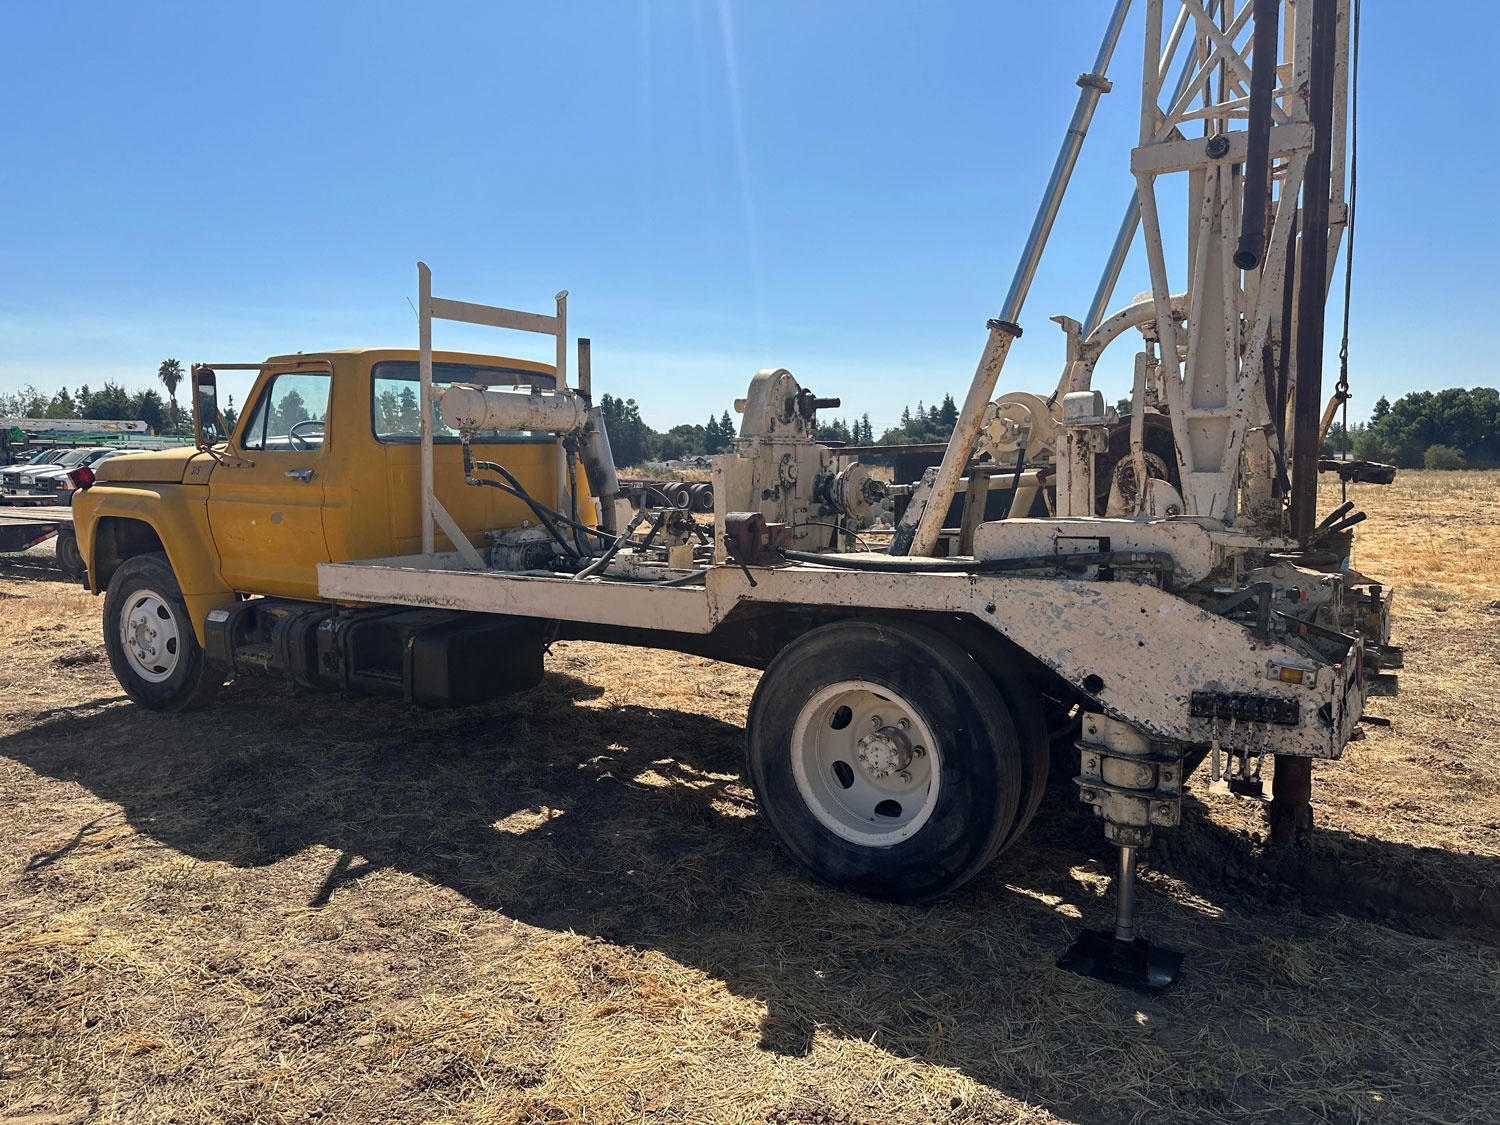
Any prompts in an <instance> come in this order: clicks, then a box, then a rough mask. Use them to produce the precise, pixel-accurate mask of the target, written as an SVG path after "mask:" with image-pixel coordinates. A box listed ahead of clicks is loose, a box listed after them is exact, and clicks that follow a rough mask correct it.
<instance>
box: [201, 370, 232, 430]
mask: <svg viewBox="0 0 1500 1125" xmlns="http://www.w3.org/2000/svg"><path fill="white" fill-rule="evenodd" d="M193 438H194V444H196V445H197V446H198V448H199V449H212V448H213V447H214V446H216V445H219V444H221V443H223V442H226V441H228V440H229V427H227V426H226V425H225V424H224V416H223V415H222V414H220V413H219V385H218V376H217V375H215V374H214V370H213V368H211V367H203V366H201V365H199V364H196V363H195V364H193Z"/></svg>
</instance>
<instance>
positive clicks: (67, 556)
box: [0, 504, 84, 582]
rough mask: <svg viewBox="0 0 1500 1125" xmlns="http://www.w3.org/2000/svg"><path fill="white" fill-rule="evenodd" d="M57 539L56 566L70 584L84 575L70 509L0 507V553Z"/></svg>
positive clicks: (20, 549)
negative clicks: (60, 569) (70, 581)
mask: <svg viewBox="0 0 1500 1125" xmlns="http://www.w3.org/2000/svg"><path fill="white" fill-rule="evenodd" d="M54 537H55V538H56V540H57V565H58V566H59V567H61V568H62V572H63V576H64V577H65V578H68V579H70V580H72V581H74V582H77V581H79V580H81V579H82V578H83V576H84V565H83V556H82V554H80V553H79V550H78V537H77V535H76V534H75V532H74V530H73V510H72V509H71V508H64V507H61V506H60V505H57V504H50V505H45V506H40V505H34V506H28V507H22V508H8V509H7V508H0V554H13V553H15V552H17V551H25V550H29V549H30V548H32V547H35V546H37V545H38V544H40V543H45V542H46V541H47V540H48V539H52V538H54Z"/></svg>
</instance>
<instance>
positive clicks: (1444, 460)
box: [1422, 445, 1464, 469]
mask: <svg viewBox="0 0 1500 1125" xmlns="http://www.w3.org/2000/svg"><path fill="white" fill-rule="evenodd" d="M1422 467H1423V468H1424V469H1462V468H1463V467H1464V454H1463V450H1461V449H1454V448H1453V447H1452V446H1451V445H1429V446H1428V447H1427V452H1426V453H1424V454H1422Z"/></svg>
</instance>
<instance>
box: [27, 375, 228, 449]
mask: <svg viewBox="0 0 1500 1125" xmlns="http://www.w3.org/2000/svg"><path fill="white" fill-rule="evenodd" d="M156 377H157V379H158V380H160V381H161V384H162V386H163V387H164V388H165V389H166V392H167V397H166V399H163V398H162V396H161V395H159V394H157V393H156V389H155V388H154V387H153V388H149V389H147V390H144V391H136V392H135V393H134V394H132V393H130V392H129V391H127V390H126V389H125V388H124V387H122V386H121V385H120V384H119V383H116V382H114V381H113V380H108V381H106V382H105V384H104V386H102V387H100V388H99V389H98V390H92V389H90V387H89V385H88V384H87V383H85V384H83V386H81V387H79V388H78V390H77V391H69V390H68V388H67V387H59V388H58V389H57V390H56V391H54V392H53V393H52V394H50V395H49V394H47V393H45V392H43V391H39V390H37V389H36V387H34V386H32V385H31V384H29V383H28V384H27V385H26V386H24V387H22V388H21V389H20V390H18V391H13V392H10V393H4V392H0V416H4V417H10V418H55V419H68V418H96V419H99V420H101V421H111V422H116V421H118V422H145V423H146V425H148V426H150V427H151V429H152V430H153V431H154V432H155V433H158V434H165V433H171V432H174V431H176V430H178V429H180V428H181V427H182V420H183V414H182V411H181V410H180V409H179V408H178V405H177V388H178V387H179V386H180V385H181V384H182V378H183V372H182V364H180V363H178V362H177V360H175V359H165V360H162V362H161V365H160V366H159V367H158V368H157V370H156ZM229 406H230V410H231V411H232V410H233V408H234V400H233V399H232V398H231V399H230V402H229ZM230 424H231V425H233V420H232V419H230Z"/></svg>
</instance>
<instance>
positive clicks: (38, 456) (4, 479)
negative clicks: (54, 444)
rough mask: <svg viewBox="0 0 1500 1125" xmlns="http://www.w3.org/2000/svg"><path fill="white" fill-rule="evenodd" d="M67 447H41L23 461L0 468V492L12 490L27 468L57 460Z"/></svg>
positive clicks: (37, 466) (49, 463)
mask: <svg viewBox="0 0 1500 1125" xmlns="http://www.w3.org/2000/svg"><path fill="white" fill-rule="evenodd" d="M67 452H68V450H67V449H42V450H38V451H37V452H36V453H33V454H32V455H31V456H30V457H28V458H27V459H26V460H24V461H19V462H17V463H16V464H14V465H11V466H9V467H7V468H5V469H0V492H14V491H15V490H16V487H17V482H18V481H19V480H20V479H21V476H22V474H23V473H25V472H26V471H27V470H28V469H35V468H39V467H40V466H43V465H51V464H53V463H54V462H56V461H58V460H59V459H60V458H61V457H62V456H63V455H64V454H66V453H67Z"/></svg>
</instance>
